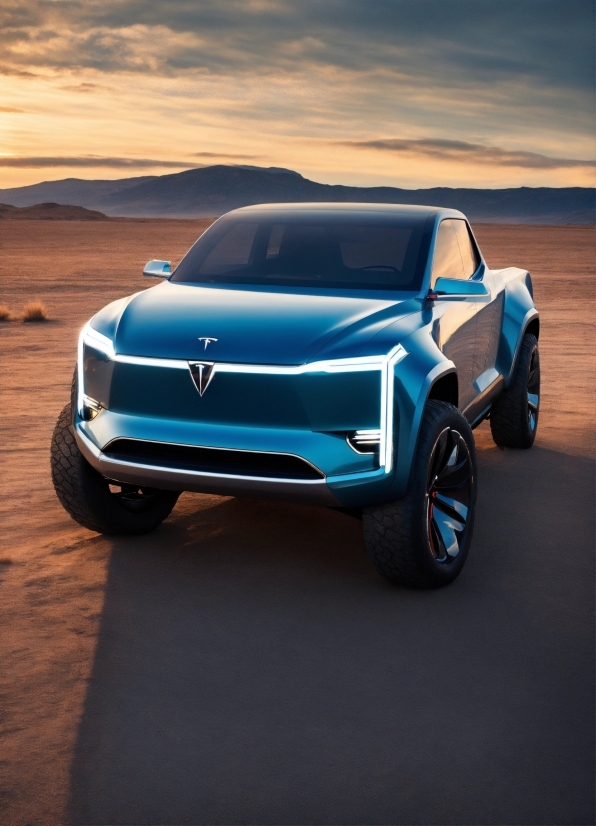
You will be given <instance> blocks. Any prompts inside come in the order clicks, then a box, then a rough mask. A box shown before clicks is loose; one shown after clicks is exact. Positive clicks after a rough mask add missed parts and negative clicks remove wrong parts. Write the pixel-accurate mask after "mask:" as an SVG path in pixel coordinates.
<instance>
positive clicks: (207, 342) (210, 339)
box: [199, 338, 219, 350]
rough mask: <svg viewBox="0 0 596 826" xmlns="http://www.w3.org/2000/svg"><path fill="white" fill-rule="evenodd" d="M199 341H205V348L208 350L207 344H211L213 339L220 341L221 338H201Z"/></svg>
mask: <svg viewBox="0 0 596 826" xmlns="http://www.w3.org/2000/svg"><path fill="white" fill-rule="evenodd" d="M199 341H204V342H205V350H206V349H207V346H208V345H209V344H211V342H212V341H219V339H217V338H200V339H199Z"/></svg>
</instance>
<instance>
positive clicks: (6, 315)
mask: <svg viewBox="0 0 596 826" xmlns="http://www.w3.org/2000/svg"><path fill="white" fill-rule="evenodd" d="M0 321H10V310H9V309H8V307H5V306H4V304H0Z"/></svg>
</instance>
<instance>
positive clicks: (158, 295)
mask: <svg viewBox="0 0 596 826" xmlns="http://www.w3.org/2000/svg"><path fill="white" fill-rule="evenodd" d="M331 208H333V209H334V210H337V209H341V210H342V211H344V212H350V214H352V215H353V214H358V210H359V209H362V208H361V207H360V206H359V205H353V204H352V205H340V206H338V205H333V206H330V207H329V209H331ZM251 209H252V208H247V209H243V210H238V211H237V212H239V213H242V214H243V215H247V214H248V215H249V217H250V215H251ZM254 209H259V208H254ZM267 209H268V210H270V211H271V210H273V211H275V207H268V208H267ZM293 209H294V207H293V206H292V205H283V206H280V207H279V210H280V212H282V211H283V213H284V214H285V215H287V214H288V213H291V211H292V210H293ZM295 209H296V211H297V212H300V214H301V215H303V214H304V211H305V206H304V205H299V206H296V207H295ZM313 209H315V206H313ZM324 209H325V205H316V210H317V213H320V212H321V210H324ZM374 209H376V210H377V211H378V212H387V213H391V212H392V211H393V210H394V209H395V208H394V207H392V206H387V205H375V206H374ZM399 209H400V210H401V213H400V214H404V210H406V211H407V209H409V208H406V207H401V208H399ZM365 210H366V212H367V214H370V212H371V207H370V205H367V206H366V208H365ZM373 211H374V210H373ZM416 214H417V215H418V216H420V215H422V218H423V219H424V220H425V221H426V223H425V229H424V233H425V236H424V239H425V240H424V239H423V243H422V247H421V249H422V251H423V254H424V256H425V260H424V261H422V264H421V266H422V272H423V275H422V279H421V282H420V284H419V287H418V288H417V289H416V290H415V291H412V292H407V291H402V292H396V291H392V290H390V289H383V290H363V289H349V288H345V287H344V288H341V289H340V288H329V287H326V288H324V289H318V288H315V287H308V288H306V287H303V288H299V287H285V286H283V285H282V286H280V285H265V286H263V285H254V284H253V285H247V284H244V285H240V284H237V285H234V284H201V283H192V284H191V283H176V282H173V281H171V280H170V281H166V282H163V283H160V284H159V285H157V286H155V287H153V288H151V289H148V290H146V291H144V292H141V293H137V294H136V295H134V296H131V297H129V298H125V299H120V300H119V301H115V302H112V303H111V304H109V305H107V307H105V308H104V309H103V310H101V311H100V312H99V313H98V314H97V315H96V316H94V318H93V319H92V320H91V322H90V328H91V330H95V331H97V333H99V334H100V336H99V337H97V336H95V337H93V335H91V337H90V336H89V335H87V334H85V335H84V336H83V339H84V340H83V341H82V342H81V348H80V360H81V363H80V369H79V385H80V386H79V393H80V399H83V394H86V395H87V396H89V397H91V398H92V399H95V400H96V401H97V402H98V403H99V404H100V405H101V409H100V412H99V413H98V414H97V415H95V413H94V418H92V419H90V420H89V421H84V420H83V417H82V416H81V413H80V411H77V412H75V432H76V433H77V434H78V438H79V444H80V446H81V449H82V450H83V451H84V453H85V455H86V456H87V457H88V458H89V460H90V461H92V463H93V464H94V466H95V467H97V468H98V469H99V470H100V471H101V470H102V468H104V465H102V462H104V459H102V456H103V455H104V454H103V452H102V451H103V450H104V448H106V446H107V445H109V443H110V442H112V441H113V440H115V439H119V438H127V439H140V440H146V441H152V442H162V443H171V444H177V445H189V446H203V447H212V448H225V449H233V450H243V451H255V452H274V453H284V454H292V455H295V456H299V457H301V458H303V459H304V460H306V461H307V462H309V463H310V464H312V465H314V466H315V467H316V468H318V469H319V470H320V471H321V472H322V473H323V474H324V475H325V478H326V481H325V482H324V483H323V484H322V485H319V486H313V485H310V486H309V487H308V490H307V486H303V488H301V487H300V485H299V484H296V485H286V482H287V481H288V480H285V481H284V482H283V483H281V482H278V483H276V480H269V481H266V482H264V483H263V484H262V485H261V484H260V485H259V486H258V495H272V496H276V495H278V494H279V495H285V494H284V490H287V491H290V492H289V493H288V494H287V495H288V498H291V499H296V500H299V499H301V498H304V499H306V500H307V501H321V502H322V503H325V504H329V503H330V502H335V503H336V504H338V505H342V506H360V505H365V504H374V503H376V502H382V501H386V500H390V499H393V498H398V497H399V496H402V495H403V494H404V493H405V491H406V490H407V486H408V481H409V478H410V471H411V467H412V462H413V460H414V456H415V449H416V443H417V438H418V430H419V427H420V422H421V418H422V414H423V411H424V407H425V405H426V402H427V399H428V398H429V395H432V394H433V392H434V391H433V388H435V387H437V386H439V385H437V382H438V381H440V380H441V379H444V378H445V377H446V376H448V375H454V376H455V377H456V379H457V388H458V394H459V398H458V406H459V408H460V409H461V410H462V412H463V413H464V415H466V416H467V418H468V419H469V421H471V422H474V421H475V420H476V418H477V416H478V415H479V414H482V413H483V412H484V407H486V404H487V403H488V404H489V403H490V399H491V398H494V393H495V392H496V391H497V390H498V388H499V387H501V386H504V385H506V383H507V381H508V380H509V378H510V375H511V371H512V369H513V366H514V363H515V357H516V353H517V349H518V347H519V343H520V341H521V338H522V336H523V333H524V331H525V328H526V326H527V324H528V323H529V322H531V321H532V320H533V319H534V318H537V311H536V309H535V307H534V302H533V297H532V284H531V279H530V276H529V274H528V273H527V272H526V271H525V270H520V269H514V268H510V269H507V270H500V271H491V270H489V268H488V267H487V266H486V263H485V262H484V260H483V258H482V255H481V253H480V252H479V251H478V266H477V269H476V271H475V272H474V274H473V275H472V277H471V278H470V279H469V280H468V281H466V282H462V283H464V284H465V286H466V289H465V290H463V291H461V293H462V294H458V293H457V289H456V288H457V284H451V285H449V284H447V285H446V287H447V288H448V289H446V291H445V292H446V293H449V294H444V295H441V294H440V293H439V295H437V296H436V297H435V298H434V299H433V300H429V299H428V293H429V289H430V285H431V273H432V263H433V255H434V250H435V246H436V244H435V242H436V237H437V232H438V228H439V225H440V223H441V221H442V220H444V219H446V218H458V219H463V218H464V216H463V215H462V214H461V213H459V212H457V211H455V210H440V209H433V208H430V207H428V208H418V209H417V212H416ZM425 216H426V217H425ZM449 280H450V279H449ZM439 286H440V285H439ZM443 286H445V284H444V285H443ZM464 293H465V294H464ZM102 337H105V339H104V338H102ZM205 339H211V340H210V341H208V342H205ZM398 345H401V348H403V350H402V349H401V348H398ZM396 348H397V350H396ZM394 353H396V356H395V357H394V361H395V363H394V364H393V362H392V361H390V359H391V358H392V355H391V354H394ZM191 361H193V362H194V361H205V362H209V363H214V364H215V368H214V370H213V374H212V376H211V379H210V383H209V385H208V387H207V389H206V390H205V392H204V394H203V395H200V394H199V392H198V391H197V387H196V385H195V383H194V380H193V377H192V375H191V372H190V369H189V366H188V365H189V362H191ZM491 393H492V394H493V395H492V396H491ZM82 405H83V402H82V401H81V402H80V408H81V410H82V409H83V407H82ZM387 405H389V406H390V407H389V408H388V407H387ZM483 406H484V407H483ZM385 423H390V424H389V425H387V426H385ZM374 429H379V430H380V431H381V433H382V437H381V439H382V444H388V445H389V448H390V449H389V450H388V453H387V457H386V459H383V458H379V455H373V454H370V453H369V454H359V453H356V452H355V450H353V449H352V447H350V445H349V444H348V442H347V441H346V435H347V434H348V433H350V432H353V431H357V430H374ZM89 451H91V453H90V452H89ZM383 455H384V454H383V453H381V457H383ZM107 467H108V466H107V464H105V468H106V470H105V473H106V475H109V476H110V478H118V477H117V476H116V475H114V474H115V473H117V472H118V471H117V468H116V469H115V467H114V464H113V463H112V464H110V466H109V471H108V470H107ZM162 470H163V472H161V471H160V476H159V484H157V482H156V477H155V474H153V475H152V471H151V469H149V470H147V468H142V467H140V466H139V467H138V468H137V469H135V468H134V467H132V468H131V467H127V468H126V469H123V470H122V474H123V476H122V479H124V473H125V471H126V479H127V480H129V479H130V478H134V480H135V481H138V482H139V484H140V483H143V482H144V483H145V484H149V483H150V482H152V483H153V485H154V486H160V485H161V486H163V487H170V488H172V489H179V488H184V489H193V490H205V491H210V490H216V491H218V492H219V491H221V490H222V487H221V485H222V484H223V482H222V480H221V479H217V480H213V479H210V478H207V477H205V478H203V477H201V476H200V474H198V475H197V476H196V479H195V478H194V477H193V478H192V479H190V481H189V475H188V474H186V475H185V476H184V478H183V477H182V476H181V475H180V474H177V472H176V470H175V469H167V468H166V469H162ZM224 482H225V484H226V485H227V487H226V490H228V491H229V492H230V493H233V494H237V495H242V494H248V495H257V493H255V488H254V485H252V483H249V482H247V481H243V480H242V479H239V478H238V479H234V478H231V476H230V478H227V479H225V480H224ZM177 485H178V488H177ZM251 485H252V486H251ZM284 486H285V487H284ZM315 488H316V489H315ZM282 489H284V490H282ZM317 491H319V493H317ZM259 492H260V493H259ZM302 492H304V496H303V495H302ZM317 496H319V497H320V499H319V500H317Z"/></svg>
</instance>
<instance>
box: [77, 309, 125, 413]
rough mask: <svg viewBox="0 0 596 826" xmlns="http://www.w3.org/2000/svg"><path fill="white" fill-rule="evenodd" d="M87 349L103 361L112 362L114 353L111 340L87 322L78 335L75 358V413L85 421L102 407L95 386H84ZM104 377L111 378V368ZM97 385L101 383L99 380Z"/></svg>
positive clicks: (99, 394)
mask: <svg viewBox="0 0 596 826" xmlns="http://www.w3.org/2000/svg"><path fill="white" fill-rule="evenodd" d="M89 351H91V352H93V351H94V352H95V353H97V354H101V356H103V360H104V362H105V361H109V362H112V360H113V359H114V358H115V355H116V354H115V351H114V343H113V341H112V340H111V339H109V338H108V337H107V336H104V335H103V334H102V333H98V332H97V330H94V329H93V327H91V325H90V324H89V323H87V324H86V325H85V326H84V327H83V329H82V330H81V334H80V335H79V347H78V359H77V387H78V393H77V413H78V414H79V416H80V417H81V419H83V420H84V421H87V422H88V421H91V420H92V419H94V418H95V417H96V416H97V414H98V413H99V411H100V410H102V408H103V407H104V405H103V404H102V403H101V392H99V393H98V392H97V391H96V390H95V388H93V389H91V388H88V387H86V382H85V365H86V363H87V362H88V361H89ZM101 356H100V358H101ZM106 378H107V380H108V382H109V380H110V379H111V368H110V371H109V376H108V377H106ZM96 384H97V381H96ZM99 385H101V380H100V382H99ZM108 389H109V388H108ZM91 394H92V395H91ZM96 395H97V396H99V397H100V400H99V401H98V400H97V399H96V398H95V396H96Z"/></svg>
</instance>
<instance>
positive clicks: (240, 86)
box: [0, 0, 596, 188]
mask: <svg viewBox="0 0 596 826" xmlns="http://www.w3.org/2000/svg"><path fill="white" fill-rule="evenodd" d="M594 17H595V12H594V2H593V0H513V1H511V0H442V1H440V0H366V2H365V1H364V0H159V2H147V0H2V3H1V4H0V90H1V93H0V188H6V187H13V186H21V185H25V184H30V183H36V182H38V181H42V180H57V179H60V178H67V177H79V178H103V179H106V178H107V179H113V178H122V177H131V176H138V175H162V174H166V173H170V172H177V171H182V170H183V169H189V168H192V167H196V166H204V165H211V164H218V163H226V164H249V165H254V166H281V167H287V168H290V169H294V170H296V171H298V172H300V173H301V174H303V175H305V176H306V177H308V178H311V179H313V180H316V181H321V182H324V183H344V184H352V185H363V186H366V185H372V186H376V185H391V186H403V187H407V188H418V187H428V186H456V187H457V186H472V187H510V186H592V185H594V182H595V175H594V170H595V167H596V161H595V159H596V140H595V128H594V127H595V115H594V103H595V98H594V95H595V88H594V87H595V65H594V60H595V46H594V24H595V20H594Z"/></svg>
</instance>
